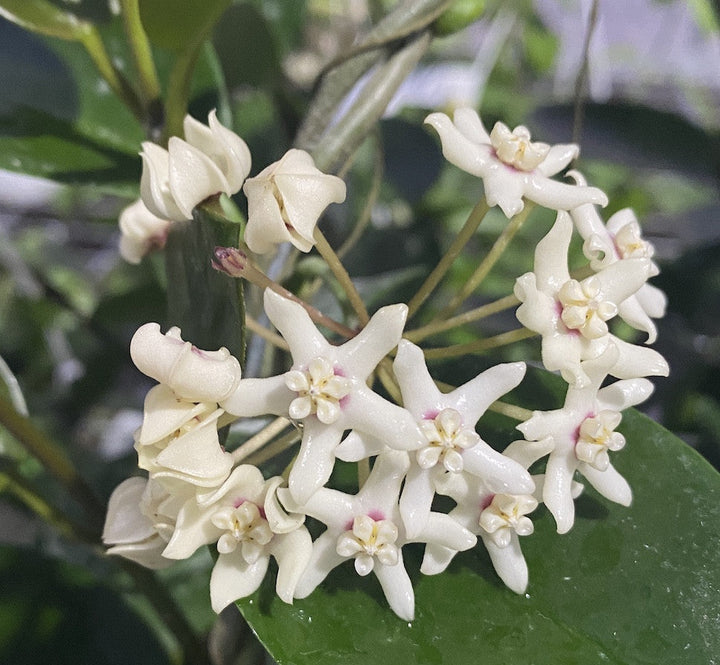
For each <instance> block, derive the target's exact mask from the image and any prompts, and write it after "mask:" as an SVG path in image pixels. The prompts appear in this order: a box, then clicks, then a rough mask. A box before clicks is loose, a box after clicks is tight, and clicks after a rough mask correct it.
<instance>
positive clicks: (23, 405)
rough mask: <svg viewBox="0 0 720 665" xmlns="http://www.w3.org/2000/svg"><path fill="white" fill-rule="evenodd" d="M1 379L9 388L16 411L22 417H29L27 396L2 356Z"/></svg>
mask: <svg viewBox="0 0 720 665" xmlns="http://www.w3.org/2000/svg"><path fill="white" fill-rule="evenodd" d="M0 379H2V381H3V382H4V383H5V385H6V386H7V389H8V393H9V395H10V400H11V402H12V405H13V407H14V408H15V410H16V411H17V412H18V413H19V414H20V415H22V416H27V415H29V414H28V408H27V402H25V395H23V392H22V389H21V388H20V384H19V383H18V380H17V378H16V376H15V375H14V374H13V372H12V370H11V369H10V366H9V365H8V364H7V363H6V362H5V359H4V358H3V357H2V356H0Z"/></svg>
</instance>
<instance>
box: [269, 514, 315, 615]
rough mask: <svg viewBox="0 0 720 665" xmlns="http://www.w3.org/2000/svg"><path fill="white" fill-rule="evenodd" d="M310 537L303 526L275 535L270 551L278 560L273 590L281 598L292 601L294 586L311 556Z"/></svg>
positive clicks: (287, 601)
mask: <svg viewBox="0 0 720 665" xmlns="http://www.w3.org/2000/svg"><path fill="white" fill-rule="evenodd" d="M312 551H313V544H312V538H311V537H310V534H309V533H308V530H307V529H306V528H305V527H301V528H299V529H297V530H296V531H292V532H290V533H286V534H283V535H278V536H275V537H274V538H273V540H272V543H271V544H270V552H271V554H272V555H273V556H274V557H275V559H276V561H277V562H278V574H277V582H276V584H275V591H276V592H277V595H278V596H280V598H281V600H283V601H284V602H286V603H292V599H293V595H294V593H295V588H296V587H297V584H298V582H299V581H300V577H301V575H302V574H303V572H304V571H305V568H306V567H307V565H308V563H309V562H310V557H311V556H312Z"/></svg>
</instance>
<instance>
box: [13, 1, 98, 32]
mask: <svg viewBox="0 0 720 665" xmlns="http://www.w3.org/2000/svg"><path fill="white" fill-rule="evenodd" d="M0 15H1V16H4V17H5V18H7V19H9V20H10V21H13V22H14V23H17V24H18V25H21V26H22V27H23V28H26V29H27V30H33V31H35V32H41V33H43V34H45V35H50V36H52V37H59V38H60V39H70V40H74V39H82V37H83V36H84V35H86V34H87V33H88V32H89V31H90V30H91V29H92V25H91V24H90V23H87V22H85V21H82V20H79V19H78V18H77V17H76V16H75V15H74V14H71V13H70V12H66V11H63V10H62V9H60V8H59V7H57V6H56V5H54V4H52V3H51V2H48V1H47V0H2V2H0Z"/></svg>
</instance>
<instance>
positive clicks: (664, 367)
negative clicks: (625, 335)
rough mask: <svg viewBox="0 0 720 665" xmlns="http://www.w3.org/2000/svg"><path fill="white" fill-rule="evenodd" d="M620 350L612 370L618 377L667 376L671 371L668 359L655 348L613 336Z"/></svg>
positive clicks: (613, 374) (614, 342)
mask: <svg viewBox="0 0 720 665" xmlns="http://www.w3.org/2000/svg"><path fill="white" fill-rule="evenodd" d="M613 344H614V345H615V346H616V347H617V349H618V351H619V355H618V361H617V363H616V364H615V365H613V367H612V369H611V370H610V374H612V376H615V377H617V378H618V379H634V378H637V377H644V376H667V375H668V374H669V373H670V368H669V367H668V364H667V361H666V360H665V358H663V357H662V356H661V355H660V354H659V353H658V352H657V351H655V350H654V349H648V348H647V347H644V346H637V345H636V344H630V343H629V342H625V341H624V340H621V339H618V338H613Z"/></svg>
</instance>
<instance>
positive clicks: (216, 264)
mask: <svg viewBox="0 0 720 665" xmlns="http://www.w3.org/2000/svg"><path fill="white" fill-rule="evenodd" d="M212 265H213V268H215V270H219V271H220V272H224V273H226V274H228V275H230V276H231V277H243V278H244V279H247V280H248V281H249V282H252V283H253V284H255V285H256V286H258V287H260V288H261V289H263V290H265V289H270V290H271V291H274V292H275V293H277V294H279V295H281V296H283V298H288V299H289V300H293V301H294V302H296V303H298V304H299V305H301V306H302V307H303V309H305V311H306V312H307V313H308V314H309V316H310V318H311V319H312V320H313V321H315V323H319V324H320V325H323V326H325V327H326V328H327V329H328V330H332V331H333V332H335V333H337V334H338V335H341V336H342V337H345V338H347V339H350V338H351V337H355V335H357V332H358V331H357V330H353V329H352V328H348V327H347V326H346V325H343V324H342V323H339V322H337V321H335V320H334V319H331V318H330V317H328V316H325V315H324V314H323V313H322V312H321V311H320V310H319V309H317V308H316V307H313V306H312V305H309V304H308V303H306V302H305V301H304V300H301V299H300V298H298V297H297V296H296V295H295V294H294V293H292V292H290V291H288V290H287V289H286V288H285V287H283V286H280V284H278V283H277V282H275V281H273V280H271V279H270V278H269V277H268V276H267V275H266V274H265V273H264V272H263V271H262V270H260V269H259V268H258V267H257V266H255V265H254V264H253V262H252V261H251V259H250V258H249V257H248V255H247V254H246V253H245V252H243V251H241V250H240V249H237V248H236V247H216V248H215V256H214V258H213V263H212Z"/></svg>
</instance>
